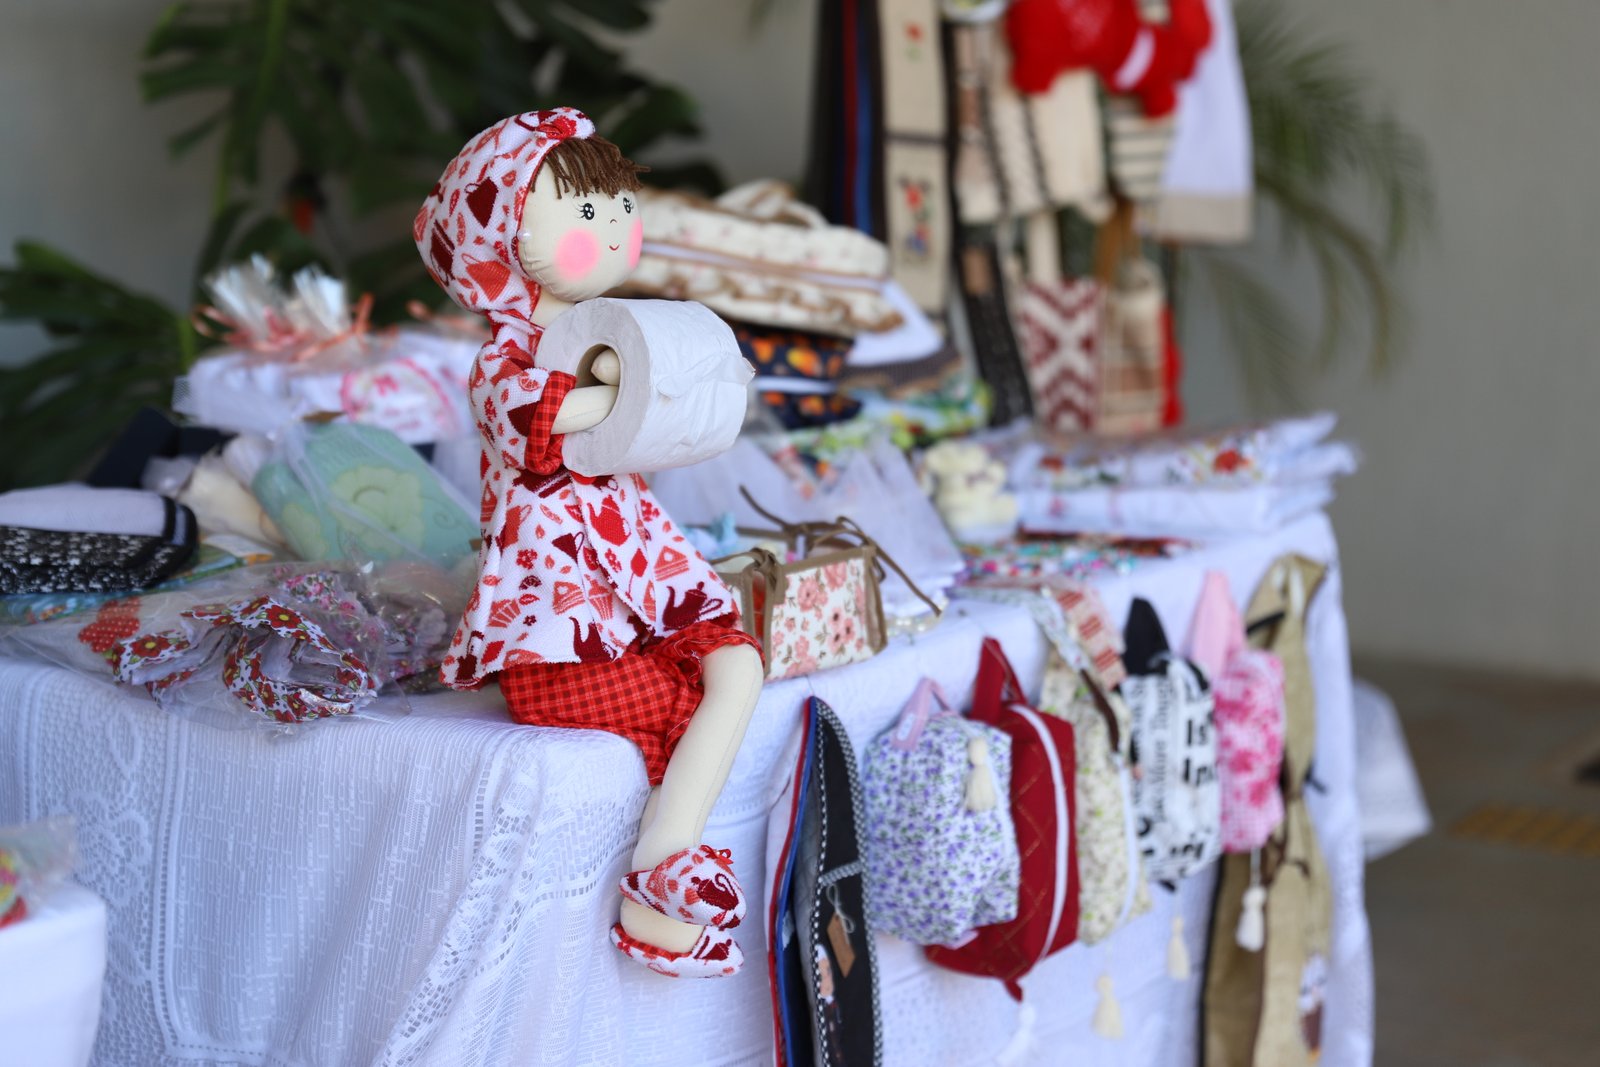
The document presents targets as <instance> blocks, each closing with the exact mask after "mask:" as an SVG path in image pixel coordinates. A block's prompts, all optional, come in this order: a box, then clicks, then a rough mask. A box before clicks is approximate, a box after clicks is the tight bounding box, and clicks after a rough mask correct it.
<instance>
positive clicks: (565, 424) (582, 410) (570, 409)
mask: <svg viewBox="0 0 1600 1067" xmlns="http://www.w3.org/2000/svg"><path fill="white" fill-rule="evenodd" d="M616 403H617V387H616V386H614V385H586V386H583V387H581V388H578V389H574V390H572V392H570V393H568V394H567V398H566V399H565V400H563V401H562V402H561V410H560V411H558V412H556V421H555V423H554V424H553V425H552V426H551V428H550V432H551V433H554V434H556V435H557V436H559V435H561V434H564V433H577V432H578V431H579V430H587V429H589V428H590V427H591V426H598V425H600V423H601V422H602V421H603V420H604V419H605V417H606V416H607V415H609V414H611V409H612V408H613V407H615V406H616Z"/></svg>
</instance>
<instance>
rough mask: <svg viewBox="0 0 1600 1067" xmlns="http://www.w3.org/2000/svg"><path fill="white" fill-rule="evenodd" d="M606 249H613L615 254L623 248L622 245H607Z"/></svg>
mask: <svg viewBox="0 0 1600 1067" xmlns="http://www.w3.org/2000/svg"><path fill="white" fill-rule="evenodd" d="M606 247H607V248H609V249H611V251H613V252H615V251H616V250H617V249H619V248H621V247H622V246H621V245H606Z"/></svg>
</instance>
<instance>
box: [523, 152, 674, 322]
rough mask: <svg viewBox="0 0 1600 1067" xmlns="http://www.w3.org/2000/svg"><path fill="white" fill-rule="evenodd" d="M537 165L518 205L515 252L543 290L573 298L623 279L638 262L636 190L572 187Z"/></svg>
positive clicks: (603, 290) (641, 233) (639, 236)
mask: <svg viewBox="0 0 1600 1067" xmlns="http://www.w3.org/2000/svg"><path fill="white" fill-rule="evenodd" d="M559 186H560V183H559V182H557V181H556V180H555V176H554V175H552V174H550V173H549V171H548V169H541V171H540V173H539V175H538V177H536V178H535V179H534V182H533V188H532V189H530V190H529V191H528V197H527V200H526V201H525V202H524V203H523V207H522V229H521V232H520V233H519V235H518V237H517V258H518V259H519V260H520V261H521V263H522V269H523V270H525V271H527V272H528V274H529V276H530V277H532V278H534V279H535V280H536V281H538V282H539V284H540V285H542V286H543V287H544V288H545V289H546V290H548V291H549V292H551V293H554V294H555V295H556V296H558V297H560V298H561V299H563V300H570V301H573V302H577V301H579V300H588V299H590V298H592V297H596V296H600V295H601V294H603V293H606V292H609V291H610V290H611V289H614V288H615V287H616V286H618V285H620V284H622V282H623V281H625V280H626V279H627V277H628V275H629V274H631V273H632V272H633V268H634V267H635V266H636V265H637V264H638V262H639V247H640V245H641V244H642V243H643V240H644V225H643V223H642V221H641V216H640V211H639V194H638V193H636V192H634V191H632V190H627V189H625V190H623V191H621V192H619V193H616V194H615V195H607V194H606V193H604V192H599V191H596V192H592V193H576V192H573V191H572V190H571V189H563V190H561V192H560V195H559V196H558V195H557V189H558V188H559Z"/></svg>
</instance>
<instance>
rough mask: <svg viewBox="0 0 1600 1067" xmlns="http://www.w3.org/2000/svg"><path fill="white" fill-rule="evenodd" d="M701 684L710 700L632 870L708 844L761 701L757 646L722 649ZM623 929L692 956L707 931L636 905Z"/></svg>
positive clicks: (707, 663)
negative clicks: (709, 826) (714, 813)
mask: <svg viewBox="0 0 1600 1067" xmlns="http://www.w3.org/2000/svg"><path fill="white" fill-rule="evenodd" d="M701 680H702V682H703V684H704V685H705V696H704V697H702V698H701V700H700V706H699V708H697V709H696V710H695V713H694V718H692V719H690V720H689V726H688V728H687V729H686V730H684V732H683V736H682V737H681V738H679V739H678V746H677V748H675V749H673V752H672V758H671V759H670V760H668V761H667V770H666V774H665V775H664V776H663V777H662V779H661V786H660V788H658V789H657V790H656V791H655V793H654V794H653V795H652V796H651V798H650V802H649V803H648V804H646V805H645V815H644V819H643V821H642V822H641V824H640V830H639V844H638V845H637V846H636V847H635V848H634V850H633V863H632V867H631V869H632V870H636V871H637V870H649V869H650V868H652V867H654V866H655V865H656V864H658V863H660V862H661V861H662V860H664V859H666V858H667V857H668V856H670V855H672V854H673V853H674V852H678V851H681V850H683V849H686V848H693V847H694V846H695V845H698V844H699V843H700V839H701V835H702V834H704V833H705V828H706V819H707V818H709V817H710V815H711V808H712V806H713V805H715V804H716V802H717V797H718V796H719V795H721V793H722V787H723V785H724V783H726V782H727V780H728V771H729V770H730V769H731V768H732V767H733V757H734V756H735V755H737V754H738V752H739V745H740V743H741V742H742V741H743V740H744V732H745V728H746V727H748V726H749V725H750V714H751V712H753V711H755V707H756V700H757V699H758V698H759V697H760V696H761V680H762V670H761V656H760V654H759V653H757V652H756V650H755V649H754V648H751V647H750V646H749V645H728V646H725V647H723V648H719V649H716V650H715V651H712V652H710V653H708V654H707V655H706V657H705V660H704V661H703V662H702V664H701ZM622 928H623V930H625V931H627V933H628V935H629V936H630V937H633V938H635V939H637V940H639V941H643V942H644V943H645V944H648V945H655V946H656V947H658V948H664V949H666V950H667V951H669V952H687V951H688V950H689V949H690V948H692V947H694V943H695V940H696V939H697V938H699V936H700V930H701V928H700V927H698V926H691V925H689V924H688V923H681V922H678V921H677V920H676V919H669V918H667V917H666V916H665V915H662V914H661V913H660V912H656V911H652V910H650V909H649V908H646V907H644V906H643V905H641V904H636V903H634V902H633V901H631V900H624V901H623V902H622Z"/></svg>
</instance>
